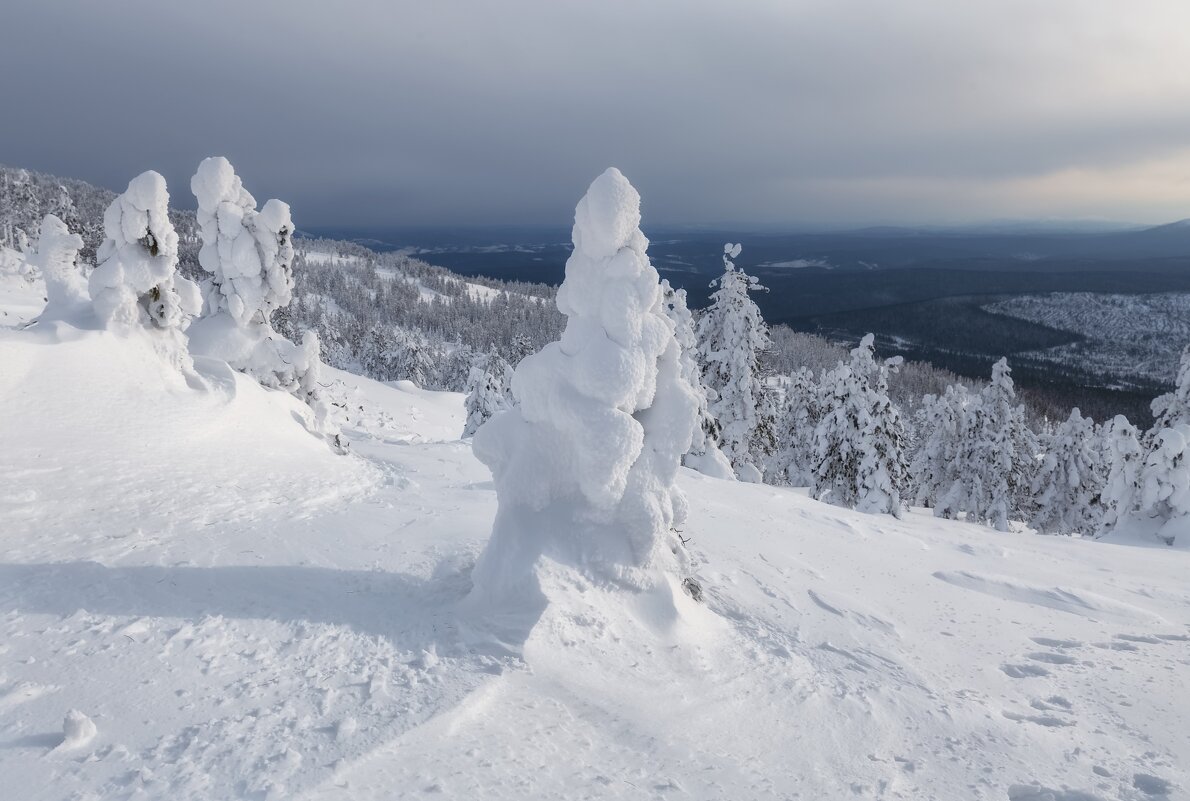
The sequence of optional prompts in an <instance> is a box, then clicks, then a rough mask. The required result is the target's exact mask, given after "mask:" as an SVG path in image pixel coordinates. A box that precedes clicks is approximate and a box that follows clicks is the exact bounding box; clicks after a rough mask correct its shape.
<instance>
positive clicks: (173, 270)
mask: <svg viewBox="0 0 1190 801" xmlns="http://www.w3.org/2000/svg"><path fill="white" fill-rule="evenodd" d="M103 228H104V232H105V234H106V235H107V239H105V240H104V242H103V244H102V245H100V247H99V253H98V258H99V264H98V265H97V266H96V268H95V270H94V271H93V272H92V273H91V277H90V280H89V286H90V292H91V301H92V303H93V304H94V308H95V314H96V316H97V317H98V318H99V321H100V323H101V324H103V325H105V326H107V327H109V328H129V327H134V326H152V327H155V328H159V329H174V330H182V329H184V328H185V327H186V325H187V324H188V323H189V321H190V319H191V318H193V317H194V316H195V315H197V314H198V313H199V310H200V309H201V306H202V299H201V296H200V294H199V290H198V287H197V286H196V285H195V284H194V283H193V282H192V281H190V280H189V279H187V278H185V277H183V276H181V275H178V274H177V266H178V235H177V233H175V232H174V228H173V225H171V224H170V221H169V192H167V191H166V187H165V179H164V178H162V177H161V175H160V174H158V173H156V172H153V171H152V170H150V171H148V172H144V173H141V174H140V175H138V176H137V177H135V178H133V179H132V180H131V181H130V182H129V183H128V189H127V190H125V192H124V194H122V195H120V196H118V197H117V198H116V199H115V200H114V201H112V203H111V205H110V206H108V208H107V211H106V212H105V213H104V216H103Z"/></svg>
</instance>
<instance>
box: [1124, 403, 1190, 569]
mask: <svg viewBox="0 0 1190 801" xmlns="http://www.w3.org/2000/svg"><path fill="white" fill-rule="evenodd" d="M1188 459H1190V425H1188V424H1186V423H1174V424H1173V425H1171V426H1169V427H1166V428H1162V429H1160V430H1158V431H1157V433H1156V435H1155V436H1154V437H1153V447H1152V448H1151V449H1150V450H1149V452H1148V453H1147V454H1146V456H1145V461H1144V466H1143V467H1141V470H1140V476H1139V480H1138V484H1139V487H1138V491H1137V503H1136V509H1137V511H1136V514H1135V515H1134V516H1133V517H1134V519H1133V520H1132V521H1130V522H1131V523H1132V524H1133V525H1135V526H1138V527H1141V528H1143V529H1144V530H1146V531H1149V532H1151V533H1152V534H1153V535H1154V536H1156V538H1157V539H1158V540H1159V541H1161V542H1164V543H1165V544H1167V545H1173V544H1174V543H1175V542H1177V543H1179V544H1181V543H1184V542H1185V541H1186V540H1187V539H1190V461H1188Z"/></svg>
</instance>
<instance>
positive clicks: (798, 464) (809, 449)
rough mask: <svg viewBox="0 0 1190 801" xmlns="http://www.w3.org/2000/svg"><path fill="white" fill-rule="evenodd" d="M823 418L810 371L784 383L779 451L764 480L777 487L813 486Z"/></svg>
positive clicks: (790, 377)
mask: <svg viewBox="0 0 1190 801" xmlns="http://www.w3.org/2000/svg"><path fill="white" fill-rule="evenodd" d="M821 417H822V408H821V404H820V391H819V388H818V383H817V382H816V381H815V380H814V376H813V375H812V374H811V373H810V370H809V369H808V368H805V367H802V368H800V369H798V370H795V371H794V372H793V374H792V375H790V376H789V379H788V381H786V382H785V392H784V395H783V396H782V398H781V405H780V407H779V410H778V413H777V426H776V433H777V449H776V452H775V453H774V454H773V457H772V459H771V460H770V461H769V466H768V469H767V470H766V471H765V476H766V478H767V479H768V480H770V481H771V482H772V483H775V484H788V485H790V486H793V487H809V486H811V485H813V483H814V432H815V430H816V429H817V428H818V421H819V420H820V419H821Z"/></svg>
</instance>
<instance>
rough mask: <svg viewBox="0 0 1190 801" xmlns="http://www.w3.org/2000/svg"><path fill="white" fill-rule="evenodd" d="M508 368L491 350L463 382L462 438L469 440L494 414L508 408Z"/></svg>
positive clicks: (510, 393)
mask: <svg viewBox="0 0 1190 801" xmlns="http://www.w3.org/2000/svg"><path fill="white" fill-rule="evenodd" d="M511 395H512V367H511V366H510V365H509V364H508V362H506V361H504V359H502V358H501V357H500V354H499V353H498V352H497V351H496V349H495V348H492V349H490V350H489V351H488V352H487V354H486V355H483V356H480V357H478V358H477V359H476V360H475V363H474V364H473V365H472V367H471V375H470V376H468V378H467V399H466V401H465V403H464V409H465V410H466V413H467V422H466V423H465V424H464V425H463V436H464V437H470V436H472V435H473V434H474V433H475V432H476V431H478V430H479V427H480V426H481V425H483V424H484V423H486V422H487V421H488V420H490V419H491V417H492V416H493V415H494V414H496V413H497V412H502V411H504V410H505V409H508V408H510V407H511V406H512V397H511Z"/></svg>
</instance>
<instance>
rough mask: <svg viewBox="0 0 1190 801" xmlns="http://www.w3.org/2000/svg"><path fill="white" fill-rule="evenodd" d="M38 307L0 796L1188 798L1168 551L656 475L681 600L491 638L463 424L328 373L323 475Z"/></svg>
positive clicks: (1178, 634)
mask: <svg viewBox="0 0 1190 801" xmlns="http://www.w3.org/2000/svg"><path fill="white" fill-rule="evenodd" d="M37 303H38V301H37V288H36V286H31V285H28V284H15V283H14V284H12V285H9V284H5V285H4V286H3V287H0V311H3V312H4V314H3V315H0V409H2V410H3V414H2V415H0V777H2V778H3V782H2V784H0V787H2V788H3V789H2V790H0V796H2V797H5V798H14V799H120V798H146V799H147V798H168V799H171V801H179V800H181V799H204V800H205V799H228V798H280V799H307V800H309V801H314V800H316V799H317V800H322V799H351V800H352V801H369V800H370V799H394V798H421V797H429V798H434V797H437V798H458V799H477V798H483V799H518V800H520V799H547V798H548V799H554V798H625V799H640V798H665V799H673V798H694V799H764V798H772V799H795V798H799V799H814V800H815V801H818V799H843V798H885V799H913V800H914V801H919V800H920V799H941V800H944V801H952V800H954V799H1012V801H1025V800H1026V799H1036V800H1037V801H1041V800H1042V799H1054V800H1055V801H1095V800H1096V799H1099V800H1101V801H1108V800H1110V799H1129V800H1131V801H1150V800H1151V799H1181V798H1187V797H1190V767H1188V766H1190V726H1188V725H1187V721H1190V690H1188V688H1187V683H1188V678H1190V584H1188V583H1187V576H1188V575H1190V551H1187V550H1169V549H1164V548H1158V547H1138V546H1128V545H1120V544H1109V543H1102V542H1091V541H1083V540H1072V539H1067V538H1054V537H1040V536H1035V535H1032V534H1029V533H1025V532H1018V533H1012V534H998V533H996V532H994V531H991V530H988V529H984V528H980V527H976V526H969V525H965V524H961V523H951V522H946V521H939V520H935V519H934V518H932V517H930V516H928V514H927V513H925V512H921V511H915V512H912V513H910V514H909V515H907V516H906V518H905V519H904V520H902V521H897V520H894V519H892V518H891V517H887V516H868V515H862V514H858V513H854V512H849V511H846V510H842V509H837V508H834V507H830V506H825V505H823V504H820V503H817V502H815V501H812V500H810V499H808V498H806V497H805V495H804V493H803V492H801V491H797V490H787V489H780V488H773V487H766V486H760V485H748V484H737V483H729V482H722V481H717V480H714V479H710V478H706V477H703V476H700V475H698V474H695V473H690V472H684V473H683V475H682V478H681V481H680V483H681V485H682V486H683V488H684V489H685V491H686V493H687V495H688V496H689V498H690V504H691V512H690V520H689V522H688V523H687V525H686V527H685V530H684V532H683V535H684V536H685V537H687V538H689V539H690V540H691V543H690V544H691V547H692V549H693V551H694V553H695V554H696V555H697V558H698V561H699V564H700V566H699V570H698V578H699V580H700V581H701V582H702V584H703V586H704V588H705V590H706V599H705V600H706V602H705V604H701V605H700V604H697V603H695V602H693V601H692V600H690V599H689V598H687V596H685V595H684V594H682V593H681V592H680V590H675V589H674V588H672V587H671V588H669V589H668V590H662V591H658V594H657V595H654V596H650V595H637V596H628V597H625V596H623V595H622V594H613V593H611V592H609V591H608V590H607V589H605V588H602V587H597V586H592V585H590V584H589V583H587V582H586V581H584V580H582V579H581V578H578V577H577V576H575V575H573V574H571V573H569V572H568V571H565V570H563V569H561V568H557V569H554V570H549V571H547V572H546V576H545V581H544V589H545V592H546V594H547V596H548V598H549V600H550V604H549V605H548V607H547V608H546V610H545V612H544V613H543V614H542V615H541V617H540V618H539V619H537V620H531V619H526V618H524V617H518V616H515V615H514V616H499V615H495V614H493V612H494V611H495V610H486V609H476V608H474V607H473V606H472V605H469V604H468V603H466V597H467V593H468V590H469V587H470V578H469V571H470V568H471V566H472V564H473V563H474V560H475V558H476V556H477V554H478V553H479V551H480V550H481V548H482V547H483V544H484V542H485V541H486V538H487V536H488V534H489V532H490V530H491V524H492V519H493V517H494V514H495V494H494V492H493V490H492V485H491V477H490V475H489V474H488V472H487V471H486V469H484V468H483V466H482V465H480V463H479V462H478V461H476V460H475V458H474V457H473V456H472V455H471V450H470V446H469V444H468V443H466V442H460V441H459V440H458V439H457V437H458V433H459V432H460V431H461V430H462V426H463V409H462V397H461V396H460V395H456V394H444V393H431V392H423V391H421V390H418V389H417V388H415V387H412V386H411V385H409V384H395V385H386V384H380V383H377V382H374V381H370V380H367V379H362V378H358V377H355V376H352V375H350V374H346V373H340V372H332V374H331V376H330V377H331V378H335V379H338V380H339V381H342V382H343V384H344V386H345V388H346V389H345V396H346V398H347V400H348V403H349V405H350V406H351V407H352V408H351V414H352V417H353V419H354V420H355V423H353V424H352V426H351V427H350V428H349V429H348V435H349V437H350V439H351V441H352V453H351V454H350V455H348V456H337V455H335V454H333V453H332V452H331V451H330V449H329V448H328V447H327V446H326V445H325V443H324V442H323V441H321V440H320V439H317V438H316V437H314V436H312V435H311V434H309V433H308V432H307V431H306V429H305V428H304V427H303V425H302V424H301V423H300V422H299V420H298V419H297V417H299V416H300V415H298V414H297V413H298V412H299V411H300V409H299V408H298V407H297V404H296V401H293V400H292V399H291V398H290V397H289V396H287V395H284V394H281V393H276V392H268V391H266V390H264V389H261V388H260V387H259V386H258V385H256V384H255V383H253V382H251V381H249V380H247V379H245V378H244V377H243V376H240V375H237V374H233V373H231V372H230V371H227V370H226V369H220V368H219V365H218V363H213V362H210V361H205V362H204V361H202V360H200V362H199V364H198V368H199V373H200V376H199V377H200V378H201V381H194V380H191V381H190V382H187V381H186V380H185V379H184V378H182V377H181V376H180V374H176V373H170V372H169V370H168V369H167V368H166V366H165V365H164V364H163V363H162V362H161V360H160V358H158V357H157V354H155V353H154V352H153V350H152V348H151V347H149V346H147V345H146V344H145V342H144V341H142V340H138V339H135V338H122V337H119V336H116V335H114V334H110V333H101V332H86V333H83V332H79V334H78V336H76V337H72V338H71V337H56V338H51V337H48V336H46V335H44V333H39V332H38V327H37V326H35V327H33V328H30V329H28V330H24V331H21V330H18V329H19V328H20V327H21V324H23V322H24V321H26V320H27V319H29V317H31V316H32V314H35V313H36V311H37V308H36V307H37ZM30 310H32V311H30ZM55 339H58V340H63V341H53V340H55ZM670 595H672V598H669V597H668V596H670ZM675 609H676V612H675ZM71 710H78V711H79V712H81V713H82V714H84V715H85V716H86V717H87V718H89V719H90V721H92V722H93V723H94V726H95V729H96V731H95V734H94V736H93V737H90V738H88V737H87V736H85V735H86V734H87V733H88V731H87V728H86V726H85V725H84V724H83V723H82V722H81V721H80V720H79V718H77V717H72V718H71V722H70V725H69V726H68V727H67V728H68V729H69V732H70V734H71V735H72V737H71V738H69V740H68V741H66V742H64V718H66V717H67V714H68V712H70V711H71Z"/></svg>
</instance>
